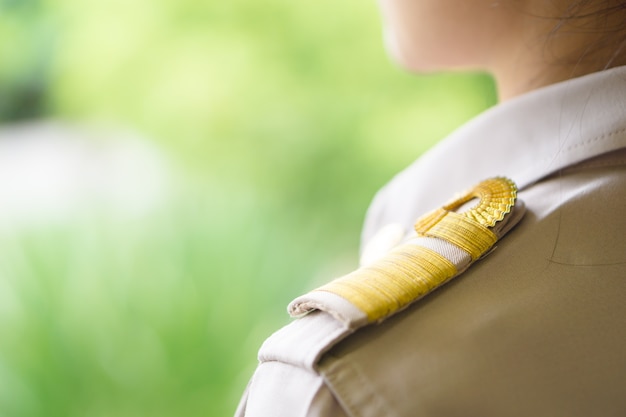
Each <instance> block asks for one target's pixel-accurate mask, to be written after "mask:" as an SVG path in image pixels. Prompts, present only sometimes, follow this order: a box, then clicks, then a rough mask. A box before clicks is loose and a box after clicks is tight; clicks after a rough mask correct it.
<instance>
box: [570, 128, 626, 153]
mask: <svg viewBox="0 0 626 417" xmlns="http://www.w3.org/2000/svg"><path fill="white" fill-rule="evenodd" d="M624 132H626V127H625V128H621V129H618V130H615V131H613V132H609V133H604V134H602V135H600V136H596V137H595V138H591V139H588V140H586V141H584V142H581V143H576V144H574V145H570V146H568V147H567V149H566V150H568V151H571V150H572V149H576V148H580V147H581V146H587V145H589V144H591V143H593V142H597V141H599V140H604V139H606V138H609V137H611V136H615V135H619V134H620V133H624Z"/></svg>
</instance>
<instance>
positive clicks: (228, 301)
mask: <svg viewBox="0 0 626 417" xmlns="http://www.w3.org/2000/svg"><path fill="white" fill-rule="evenodd" d="M380 32H381V29H380V23H379V19H378V14H377V10H376V6H375V4H374V3H372V2H363V1H362V0H345V1H343V2H336V1H330V0H318V1H315V2H310V3H300V2H296V1H293V0H263V1H259V0H228V1H222V2H217V1H211V0H208V1H207V0H205V1H198V0H133V1H120V0H109V1H93V0H0V122H1V124H2V125H1V126H0V130H2V129H10V128H11V127H12V126H16V125H17V126H29V124H32V123H34V122H35V121H37V120H42V119H43V120H48V121H50V120H55V121H57V122H56V123H61V124H62V126H70V127H71V128H73V127H75V126H80V128H81V129H82V130H81V131H82V132H98V134H97V136H98V137H99V139H97V140H96V139H93V137H92V136H94V135H92V134H91V133H85V134H82V135H81V138H83V139H81V140H84V141H85V144H84V145H81V146H86V147H89V146H93V147H94V149H95V150H94V151H93V152H95V153H97V152H98V149H99V147H101V142H102V141H103V140H104V139H102V137H106V138H108V139H106V140H104V141H105V142H106V141H107V140H111V141H113V143H116V145H115V146H122V147H123V146H124V143H125V142H124V139H123V137H124V135H120V137H117V136H118V135H116V134H115V133H110V132H116V131H125V132H126V131H131V132H134V133H133V135H134V136H133V137H135V136H136V137H141V138H142V139H141V141H142V146H143V147H144V148H146V149H149V152H148V153H151V154H158V155H159V160H160V161H162V162H163V161H165V162H163V163H162V164H161V165H159V166H163V167H164V168H163V169H164V171H163V175H162V176H163V178H165V179H166V180H163V181H161V182H160V183H159V184H161V185H160V188H159V189H160V190H161V191H159V198H158V199H156V200H155V201H156V202H153V203H150V204H144V205H143V206H142V207H143V208H142V209H141V210H140V211H139V212H133V213H132V214H128V213H126V212H123V211H122V212H120V210H117V209H115V207H114V206H115V204H109V203H107V201H108V200H107V198H108V197H107V198H104V199H102V198H100V197H98V198H100V199H98V198H96V199H95V200H94V197H93V195H92V194H93V193H82V194H85V197H84V199H83V200H84V201H87V203H85V204H82V203H81V204H78V203H77V204H76V207H70V209H68V210H69V211H68V213H70V214H69V215H68V216H66V217H61V218H55V220H54V221H39V220H38V219H36V218H34V217H33V216H35V217H37V216H39V217H44V218H45V217H46V208H45V207H39V206H38V207H37V208H39V209H40V210H39V212H36V213H35V215H30V217H29V218H28V220H27V221H24V220H20V222H17V221H14V220H11V219H12V218H9V217H8V216H9V215H8V214H6V216H7V221H6V222H4V223H6V224H5V226H4V227H3V228H1V229H0V231H1V233H0V416H3V417H18V416H47V417H53V416H63V417H72V416H81V417H85V416H89V417H99V416H103V417H104V416H116V417H122V416H151V417H155V416H157V417H158V416H174V415H175V416H224V415H231V414H233V412H234V409H235V407H236V404H237V401H238V399H239V396H240V394H241V392H242V391H243V389H244V387H245V385H246V383H247V380H248V378H249V377H250V375H251V373H252V372H253V370H254V367H255V363H256V359H255V357H256V350H257V349H258V347H259V345H260V344H261V342H262V341H263V339H264V338H265V337H266V336H267V335H269V333H270V332H271V331H272V330H274V329H275V328H277V327H278V326H280V325H282V324H284V323H286V322H288V318H287V315H286V312H285V308H286V305H287V303H288V302H289V301H290V300H291V299H292V298H294V297H295V296H297V295H299V294H300V293H302V292H303V291H306V290H307V289H310V288H311V287H313V286H315V285H316V284H317V283H320V282H324V281H325V280H328V279H330V278H332V277H333V276H335V275H337V274H341V273H345V272H347V271H349V270H350V269H351V268H353V267H354V266H355V265H356V264H357V257H358V256H357V253H358V243H359V229H360V227H361V224H362V221H363V218H364V213H365V210H366V208H367V206H368V204H369V202H370V200H371V198H372V197H373V195H374V193H375V192H376V190H377V189H378V188H380V187H381V186H382V185H383V184H384V183H385V182H386V181H388V180H389V179H390V178H391V177H392V176H393V174H394V173H396V172H397V171H399V170H401V169H402V168H403V167H405V166H406V165H408V164H409V163H410V162H411V161H413V160H414V159H415V158H416V157H417V156H419V154H420V153H422V152H423V151H424V150H425V149H427V148H428V147H430V146H431V145H432V144H433V143H435V142H436V141H437V140H439V139H440V138H442V137H443V136H445V135H446V134H447V133H448V132H450V131H451V130H452V129H454V128H455V127H457V126H458V125H459V124H461V123H463V122H464V121H466V120H467V119H469V118H470V117H472V116H473V115H475V114H477V113H478V112H480V111H481V110H483V109H485V108H486V107H488V106H490V105H492V104H493V103H494V102H495V92H494V87H493V84H492V82H491V80H490V79H489V78H487V77H485V76H481V75H437V76H419V77H418V76H414V75H409V74H406V73H404V72H402V71H401V70H399V69H397V68H395V67H394V66H393V64H391V63H390V62H389V60H388V59H387V57H386V55H385V53H384V51H383V48H382V42H381V36H380ZM102 126H106V127H107V128H106V129H103V128H102ZM111 126H114V128H113V129H110V127H111ZM107 129H108V130H107ZM9 132H10V130H9ZM103 132H109V133H103ZM44 136H45V135H44ZM5 137H11V134H10V133H9V134H7V135H5ZM120 138H121V139H120ZM43 139H44V140H45V138H43ZM4 140H5V141H6V138H5V139H4ZM133 140H134V139H133ZM116 141H117V142H116ZM8 158H11V156H10V155H9V156H8ZM9 160H10V159H9ZM38 166H39V165H37V164H35V165H34V167H35V168H32V169H31V168H29V170H37V169H38V168H37V167H38ZM130 166H131V167H133V166H135V164H134V163H133V162H132V161H131V162H130ZM137 166H138V167H139V168H137V170H141V169H140V168H141V164H137ZM0 168H2V167H0ZM2 172H4V174H3V176H4V178H0V216H3V215H5V213H4V212H3V211H2V207H1V206H3V205H4V206H6V205H8V204H9V203H11V201H10V199H11V198H12V197H11V195H12V194H10V193H8V192H7V193H4V194H3V192H2V190H3V188H2V186H3V187H5V188H6V187H7V184H9V185H11V186H12V187H13V189H20V190H22V191H23V190H24V189H26V188H24V187H22V185H21V184H22V183H21V181H24V175H23V174H19V175H18V174H11V173H10V172H9V173H7V172H8V171H7V172H5V171H2ZM29 172H30V171H29ZM78 172H79V175H78V176H80V171H78ZM100 174H101V175H102V176H104V177H105V178H106V177H107V176H109V175H111V176H113V175H118V176H119V175H121V174H119V173H113V172H107V170H106V169H104V170H103V172H101V173H100ZM42 175H43V174H42ZM124 175H125V174H124ZM133 175H135V174H133ZM150 178H152V176H151V177H150ZM39 182H41V183H42V184H41V185H42V186H43V187H44V188H46V187H48V188H52V187H55V185H54V184H52V183H47V180H46V177H45V175H44V176H43V180H40V181H39ZM122 182H123V181H122ZM2 184H4V185H2ZM133 187H134V188H133ZM31 188H32V187H31ZM142 188H143V187H142V184H141V182H140V183H139V184H134V185H133V184H131V191H130V194H128V195H135V194H134V193H135V190H136V192H137V193H138V194H137V195H139V194H141V193H140V192H141V191H142ZM46 189H47V188H46ZM48 191H49V190H48ZM23 192H27V191H23ZM50 192H52V196H53V197H52V198H59V199H61V198H63V197H62V195H61V194H58V195H57V194H54V190H52V191H50ZM75 194H76V193H75ZM82 194H81V193H78V195H79V196H81V195H82ZM96 194H97V193H96ZM55 196H56V197H55ZM3 198H4V201H3V200H2V199H3ZM81 198H82V197H81ZM122 198H126V197H124V195H123V196H122ZM79 200H80V201H82V202H83V203H84V201H83V200H81V199H79ZM25 201H30V200H28V199H26V200H25ZM33 201H37V199H36V198H35V200H33ZM103 201H104V202H103ZM72 204H74V203H72ZM31 205H32V204H31ZM35 205H36V204H35ZM31 208H32V207H31ZM24 210H25V209H24V208H18V209H17V212H18V214H19V213H22V212H23V211H24ZM35 211H36V210H35ZM37 213H38V214H37ZM13 216H15V213H13ZM18 217H19V216H18ZM18 223H19V224H18Z"/></svg>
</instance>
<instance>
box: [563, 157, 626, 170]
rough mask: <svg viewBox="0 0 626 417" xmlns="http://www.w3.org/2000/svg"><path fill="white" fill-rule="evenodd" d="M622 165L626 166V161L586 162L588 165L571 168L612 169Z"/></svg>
mask: <svg viewBox="0 0 626 417" xmlns="http://www.w3.org/2000/svg"><path fill="white" fill-rule="evenodd" d="M621 165H626V159H614V160H612V161H605V162H586V163H581V164H578V165H574V166H572V167H570V168H572V169H575V168H602V167H612V166H621ZM565 170H568V168H566V169H565Z"/></svg>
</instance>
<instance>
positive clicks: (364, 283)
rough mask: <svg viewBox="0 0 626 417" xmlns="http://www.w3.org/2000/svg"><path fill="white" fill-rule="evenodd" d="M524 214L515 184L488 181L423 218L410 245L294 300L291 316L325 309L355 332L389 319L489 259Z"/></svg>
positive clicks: (398, 247) (408, 243)
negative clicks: (360, 328) (364, 325)
mask: <svg viewBox="0 0 626 417" xmlns="http://www.w3.org/2000/svg"><path fill="white" fill-rule="evenodd" d="M474 201H476V203H475V204H473V203H474ZM523 213H524V205H523V203H522V202H521V201H519V200H517V187H516V185H515V184H514V183H513V181H511V180H509V179H507V178H501V177H497V178H491V179H488V180H486V181H483V182H481V183H480V184H478V185H476V186H475V187H474V188H472V189H471V190H470V191H468V192H466V193H464V194H463V195H462V196H461V197H460V198H457V199H455V200H454V201H452V202H450V203H448V204H446V205H445V206H443V207H442V208H440V209H437V210H435V211H433V212H431V213H429V214H427V215H425V216H423V217H421V218H420V219H418V220H417V222H416V223H415V232H416V234H415V235H414V236H413V237H412V238H410V240H408V241H405V242H404V243H403V244H401V245H399V246H396V247H395V248H393V249H392V250H391V251H389V252H388V253H387V254H386V255H384V256H382V257H381V258H379V259H377V260H376V261H375V262H373V263H371V264H369V265H365V266H363V267H361V268H359V269H357V270H356V271H354V272H352V273H350V274H348V275H345V276H343V277H341V278H337V279H335V280H334V281H331V282H329V283H328V284H326V285H324V286H322V287H320V288H318V289H316V290H314V291H311V292H310V293H308V294H307V295H305V296H302V297H299V298H297V299H296V300H294V301H293V302H292V303H291V304H290V305H289V313H290V314H291V315H292V316H299V315H302V314H306V313H308V312H310V311H313V310H325V311H327V312H329V313H331V314H333V315H334V316H335V317H337V318H338V319H340V320H342V321H344V322H346V324H348V325H349V326H351V327H355V326H357V325H362V324H365V323H372V322H376V321H381V320H384V319H385V318H387V317H389V316H390V315H392V314H395V313H397V312H398V311H400V310H402V309H404V308H406V307H407V306H409V305H410V304H411V303H413V302H415V301H416V300H418V299H420V298H422V297H424V296H425V295H427V294H429V293H430V292H432V291H433V290H435V289H436V288H438V287H439V286H441V285H442V284H444V283H446V282H448V281H449V280H450V279H452V278H454V277H456V276H457V275H459V274H461V273H462V272H463V271H464V270H465V269H467V268H468V267H469V266H470V265H471V264H472V263H473V262H475V261H476V260H478V259H480V258H481V257H483V256H485V254H487V253H488V252H489V251H490V250H491V249H492V248H493V247H494V245H495V243H496V242H497V241H498V239H500V238H501V237H502V236H503V235H504V234H505V233H506V232H508V231H509V230H510V229H511V228H512V227H513V226H514V225H515V224H517V222H518V221H519V220H520V219H521V217H522V215H523ZM346 301H347V302H348V303H349V305H348V304H346V303H345V302H346Z"/></svg>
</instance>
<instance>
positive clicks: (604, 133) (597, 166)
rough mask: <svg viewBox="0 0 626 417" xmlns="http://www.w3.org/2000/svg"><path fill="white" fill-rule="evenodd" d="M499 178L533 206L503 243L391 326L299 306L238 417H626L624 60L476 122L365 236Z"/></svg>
mask: <svg viewBox="0 0 626 417" xmlns="http://www.w3.org/2000/svg"><path fill="white" fill-rule="evenodd" d="M494 176H507V177H509V178H511V179H512V180H513V181H515V182H516V183H517V184H518V186H519V188H520V192H519V194H518V195H519V198H520V199H522V200H523V201H524V202H525V205H526V209H527V212H526V215H525V218H524V219H523V220H522V221H521V222H520V224H519V225H518V226H517V227H516V228H515V229H514V230H513V231H511V232H510V233H509V234H508V235H507V236H505V237H504V238H503V239H502V240H501V241H499V242H498V243H497V248H496V249H495V250H494V251H493V252H491V253H490V254H489V255H488V256H487V257H486V258H485V259H482V260H480V261H478V262H476V263H475V264H474V265H472V266H471V267H470V268H469V269H468V270H467V271H466V272H464V273H463V274H461V275H460V276H458V277H456V278H455V279H454V280H453V281H451V282H450V283H448V284H446V285H445V286H443V287H442V288H439V289H437V290H436V291H435V292H434V293H432V294H430V295H428V296H426V297H425V298H423V299H421V300H419V301H417V302H416V303H414V304H413V305H411V307H409V308H408V309H406V310H404V311H402V312H400V313H399V314H396V315H395V316H393V317H390V318H388V319H386V320H385V321H383V322H382V323H380V324H373V325H368V326H365V327H363V328H360V329H358V330H356V331H354V330H353V329H350V328H348V327H346V325H345V324H342V323H341V321H339V320H337V319H335V318H334V317H333V316H332V315H330V314H328V313H326V312H321V311H318V312H314V313H312V314H309V315H307V316H305V317H303V318H300V319H296V320H294V321H293V322H292V323H291V324H289V325H288V326H286V327H285V328H283V329H281V330H279V331H278V332H276V333H275V334H274V335H272V336H271V337H270V338H269V339H268V340H267V341H266V342H265V344H264V345H263V347H262V348H261V350H260V352H259V360H260V364H259V367H258V369H257V370H256V372H255V374H254V376H253V378H252V380H251V382H250V384H249V386H248V389H247V391H246V394H245V395H244V398H243V399H242V402H241V404H240V406H239V409H238V411H237V416H247V417H260V416H263V417H281V416H285V417H287V416H288V417H300V416H302V417H304V416H353V417H356V416H359V417H370V416H371V417H374V416H386V417H392V416H398V417H400V416H403V417H408V416H410V417H420V416H445V417H451V416H481V417H487V416H494V417H496V416H497V417H502V416H524V417H527V416H534V417H537V416H568V417H576V416H580V417H589V416H624V415H626V302H624V300H625V298H626V67H622V68H616V69H612V70H608V71H603V72H600V73H596V74H591V75H588V76H585V77H582V78H578V79H574V80H570V81H566V82H563V83H560V84H557V85H553V86H549V87H546V88H543V89H541V90H537V91H534V92H531V93H529V94H526V95H524V96H521V97H519V98H517V99H515V100H512V101H510V102H507V103H504V104H502V105H499V106H497V107H495V108H493V109H491V110H489V111H487V112H486V113H484V114H482V115H481V116H479V117H477V118H476V119H474V120H473V121H471V122H470V123H468V124H467V125H465V126H463V127H462V128H461V129H459V130H458V131H456V132H455V133H453V134H452V135H451V136H449V137H448V138H447V139H446V140H444V141H442V142H441V143H439V144H438V145H437V146H436V147H435V148H434V149H432V150H431V151H430V152H428V153H427V154H425V155H424V156H423V157H422V158H420V159H419V160H418V161H416V162H415V163H414V164H413V165H412V166H410V167H409V168H408V169H406V170H405V171H403V172H402V173H400V174H399V175H398V176H396V178H394V179H393V180H392V181H391V183H390V184H388V185H387V186H386V187H385V188H384V189H383V190H382V191H380V192H379V194H378V195H377V196H376V198H375V200H374V203H373V204H372V206H371V208H370V210H369V212H368V216H367V219H366V224H365V229H364V233H363V243H364V245H365V246H367V245H368V244H372V243H371V242H372V241H373V242H375V241H376V240H377V239H378V238H377V236H376V235H377V233H378V232H379V231H380V230H381V229H383V228H384V227H385V226H386V225H388V224H399V225H401V226H396V227H402V228H404V229H405V230H406V231H407V233H409V232H410V230H411V227H412V225H413V223H414V222H415V220H416V219H417V218H418V217H420V216H421V215H423V214H424V213H426V212H428V211H430V210H432V209H434V208H436V207H438V206H440V205H442V204H443V203H445V202H447V201H448V200H450V198H451V197H453V196H454V195H455V193H457V192H459V191H463V190H464V189H466V188H468V187H471V186H472V185H474V184H475V183H477V182H479V181H481V180H483V179H485V178H489V177H494ZM383 234H384V233H383ZM374 244H375V243H374Z"/></svg>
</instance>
